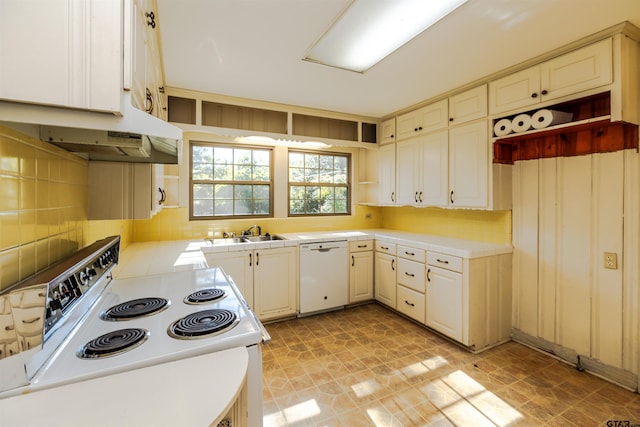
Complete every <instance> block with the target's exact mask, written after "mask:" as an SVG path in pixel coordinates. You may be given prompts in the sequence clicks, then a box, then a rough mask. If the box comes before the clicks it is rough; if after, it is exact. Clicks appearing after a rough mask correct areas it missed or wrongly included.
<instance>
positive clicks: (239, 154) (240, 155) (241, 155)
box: [234, 148, 252, 165]
mask: <svg viewBox="0 0 640 427" xmlns="http://www.w3.org/2000/svg"><path fill="white" fill-rule="evenodd" d="M251 157H252V156H251V150H243V149H239V148H236V149H235V150H234V160H235V161H234V163H235V164H236V165H250V164H251Z"/></svg>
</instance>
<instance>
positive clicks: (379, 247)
mask: <svg viewBox="0 0 640 427" xmlns="http://www.w3.org/2000/svg"><path fill="white" fill-rule="evenodd" d="M376 252H382V253H385V254H392V255H395V254H396V244H395V243H387V242H378V241H376Z"/></svg>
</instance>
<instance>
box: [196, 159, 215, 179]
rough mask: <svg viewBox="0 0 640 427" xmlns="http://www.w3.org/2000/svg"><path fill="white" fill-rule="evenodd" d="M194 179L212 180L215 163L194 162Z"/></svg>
mask: <svg viewBox="0 0 640 427" xmlns="http://www.w3.org/2000/svg"><path fill="white" fill-rule="evenodd" d="M193 179H197V180H212V179H213V165H212V164H211V163H194V165H193Z"/></svg>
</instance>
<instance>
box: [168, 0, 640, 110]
mask: <svg viewBox="0 0 640 427" xmlns="http://www.w3.org/2000/svg"><path fill="white" fill-rule="evenodd" d="M365 1H393V0H365ZM424 1H434V0H424ZM348 3H350V0H189V1H176V0H157V4H158V10H157V16H158V21H159V24H158V25H159V28H160V34H161V37H162V49H163V51H162V53H163V60H164V69H165V79H166V85H167V86H169V87H176V88H183V89H190V90H197V91H202V92H210V93H216V94H222V95H229V96H235V97H241V98H250V99H256V100H261V101H270V102H277V103H282V104H290V105H297V106H303V107H310V108H317V109H324V110H331V111H339V112H345V113H352V114H359V115H365V116H372V117H383V116H385V115H388V114H390V113H392V112H394V111H397V110H400V109H402V108H406V107H408V106H410V105H413V104H416V103H419V102H421V101H423V100H426V99H429V98H432V97H435V96H437V95H438V94H441V93H443V92H447V91H450V90H453V89H455V88H457V87H460V86H462V85H465V84H467V83H470V82H472V81H474V80H477V79H480V78H483V77H485V76H487V75H490V74H492V73H495V72H498V71H500V70H502V69H504V68H507V67H510V66H513V65H516V64H518V63H520V62H522V61H525V60H527V59H530V58H532V57H534V56H537V55H540V54H543V53H545V52H548V51H550V50H553V49H555V48H558V47H562V46H563V45H566V44H568V43H571V42H573V41H576V40H578V39H580V38H582V37H585V36H588V35H591V34H593V33H596V32H598V31H600V30H603V29H606V28H608V27H610V26H613V25H616V24H619V23H621V22H623V21H630V22H631V23H633V24H634V25H636V26H638V27H640V0H469V1H468V3H467V4H465V5H464V6H463V7H462V8H460V9H458V10H457V11H455V12H454V13H453V14H451V15H449V16H448V17H447V18H446V19H444V20H442V21H440V22H439V23H437V24H436V25H435V26H433V27H431V28H430V29H427V30H426V31H425V32H423V33H422V34H420V35H419V36H418V37H417V38H415V39H414V40H412V41H411V42H409V43H408V44H407V45H405V46H404V47H402V48H401V49H399V50H398V51H396V52H395V53H393V54H391V55H390V56H388V57H387V58H386V59H384V60H382V61H381V62H380V63H378V64H377V65H375V66H374V67H373V68H371V69H370V70H369V71H367V72H366V73H364V74H359V73H354V72H350V71H344V70H339V69H335V68H331V67H326V66H322V65H318V64H314V63H310V62H306V61H302V59H301V58H302V57H303V56H304V55H305V53H306V51H307V49H308V48H309V47H310V46H311V44H312V43H313V42H314V41H315V40H316V39H317V38H318V37H319V36H320V35H322V34H323V33H324V31H325V30H326V29H327V28H328V26H329V25H330V24H331V22H332V21H333V20H334V19H335V18H336V16H337V15H338V14H339V13H340V12H341V11H342V9H343V8H344V7H345V6H346V5H347V4H348Z"/></svg>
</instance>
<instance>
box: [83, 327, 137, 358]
mask: <svg viewBox="0 0 640 427" xmlns="http://www.w3.org/2000/svg"><path fill="white" fill-rule="evenodd" d="M147 338H149V331H147V330H146V329H142V328H127V329H119V330H117V331H112V332H109V333H106V334H104V335H100V336H99V337H98V338H95V339H93V340H91V341H89V342H88V343H86V344H85V345H84V346H83V347H82V348H81V349H80V350H79V351H78V352H77V353H76V355H77V356H78V357H79V358H81V359H98V358H102V357H109V356H115V355H117V354H120V353H124V352H125V351H128V350H132V349H134V348H136V347H138V346H139V345H141V344H142V343H143V342H145V341H146V340H147Z"/></svg>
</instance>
